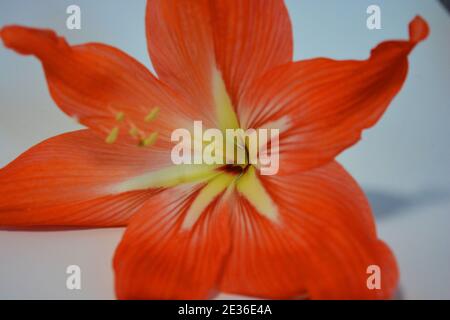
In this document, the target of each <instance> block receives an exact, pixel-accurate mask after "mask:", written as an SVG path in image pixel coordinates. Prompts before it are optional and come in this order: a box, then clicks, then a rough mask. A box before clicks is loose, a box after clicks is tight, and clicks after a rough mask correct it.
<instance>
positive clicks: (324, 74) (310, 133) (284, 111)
mask: <svg viewBox="0 0 450 320" xmlns="http://www.w3.org/2000/svg"><path fill="white" fill-rule="evenodd" d="M410 32H411V35H410V40H409V41H387V42H383V43H381V44H380V45H378V46H377V47H376V48H375V49H374V50H372V54H371V56H370V58H369V59H368V60H366V61H355V60H348V61H335V60H330V59H323V58H319V59H312V60H306V61H300V62H295V63H289V64H286V65H284V66H281V67H278V68H276V69H274V70H272V71H269V72H268V73H267V74H266V75H265V76H264V77H262V78H261V79H260V80H259V81H258V82H257V83H256V84H255V85H254V86H253V87H252V88H250V89H249V90H248V92H247V93H246V95H245V97H244V98H243V101H242V103H241V104H240V106H239V108H238V115H239V118H240V120H241V124H242V125H243V126H244V127H246V128H258V127H264V126H269V123H271V126H272V127H273V126H275V127H278V128H280V129H281V131H280V151H281V155H280V159H281V163H280V172H295V171H297V170H306V169H309V168H313V167H317V166H320V165H322V164H324V163H327V162H328V161H330V160H332V159H333V158H334V157H335V156H336V155H338V154H339V153H340V152H341V151H343V150H344V149H346V148H348V147H349V146H351V145H353V144H354V143H356V142H357V141H358V140H359V139H360V136H361V132H362V130H363V129H366V128H369V127H371V126H373V125H374V124H375V123H376V122H377V121H378V120H379V118H380V117H381V115H382V114H383V113H384V111H385V110H386V108H387V107H388V106H389V104H390V102H391V101H392V99H393V98H394V97H395V95H396V94H397V93H398V92H399V90H400V89H401V87H402V85H403V83H404V81H405V78H406V74H407V70H408V60H407V57H408V54H409V53H410V52H411V50H412V49H413V48H414V46H415V45H416V44H417V42H418V41H421V40H423V39H425V38H426V36H427V34H428V26H427V24H426V22H425V21H424V20H423V19H422V18H420V17H417V18H416V19H414V20H413V21H412V22H411V24H410ZM274 124H275V125H274Z"/></svg>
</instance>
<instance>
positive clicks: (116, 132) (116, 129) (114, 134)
mask: <svg viewBox="0 0 450 320" xmlns="http://www.w3.org/2000/svg"><path fill="white" fill-rule="evenodd" d="M118 136H119V127H114V128H112V130H111V131H110V132H109V134H108V136H107V137H106V139H105V141H106V143H108V144H112V143H114V142H116V140H117V137H118Z"/></svg>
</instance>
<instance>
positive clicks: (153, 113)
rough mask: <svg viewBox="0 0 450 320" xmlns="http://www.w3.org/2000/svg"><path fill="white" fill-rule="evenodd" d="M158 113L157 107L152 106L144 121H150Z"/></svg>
mask: <svg viewBox="0 0 450 320" xmlns="http://www.w3.org/2000/svg"><path fill="white" fill-rule="evenodd" d="M158 113H159V108H158V107H155V108H153V109H152V110H151V111H150V112H149V113H148V114H147V116H145V122H151V121H153V120H155V118H156V117H157V116H158Z"/></svg>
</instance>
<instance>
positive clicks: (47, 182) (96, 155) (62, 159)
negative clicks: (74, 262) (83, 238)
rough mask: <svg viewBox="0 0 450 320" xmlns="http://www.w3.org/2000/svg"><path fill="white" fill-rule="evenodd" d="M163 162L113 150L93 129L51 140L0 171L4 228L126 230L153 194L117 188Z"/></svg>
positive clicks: (141, 151) (133, 150) (146, 153)
mask: <svg viewBox="0 0 450 320" xmlns="http://www.w3.org/2000/svg"><path fill="white" fill-rule="evenodd" d="M165 157H166V158H167V155H166V156H165ZM162 162H163V160H162V157H161V155H160V154H158V153H155V152H152V151H150V150H148V149H146V148H139V147H137V146H131V145H129V146H123V145H108V144H106V143H105V142H104V141H103V140H102V139H99V138H98V137H97V136H96V135H94V134H93V133H92V132H91V131H88V130H82V131H76V132H72V133H67V134H63V135H60V136H57V137H54V138H51V139H48V140H47V141H44V142H42V143H41V144H38V145H37V146H35V147H33V148H31V149H30V150H28V151H27V152H25V153H24V154H22V155H21V156H20V157H19V158H17V159H16V160H14V161H13V162H11V163H10V164H9V165H8V166H6V167H5V168H3V169H1V171H0V226H3V227H4V226H15V227H18V226H49V225H51V226H101V227H107V226H120V225H125V224H126V223H127V222H128V220H129V218H130V217H131V216H132V215H133V214H134V213H135V212H136V211H137V210H138V209H139V208H140V207H141V206H142V205H143V204H144V202H145V201H146V200H147V199H148V198H149V197H150V196H151V195H152V194H153V191H152V190H139V191H133V192H128V193H124V194H115V193H114V192H113V191H112V190H113V188H112V187H114V186H115V185H116V184H117V183H120V182H122V181H124V180H126V179H128V178H129V177H130V176H132V175H138V174H141V173H143V172H147V171H149V170H151V169H152V168H154V167H155V166H160V165H161V163H162Z"/></svg>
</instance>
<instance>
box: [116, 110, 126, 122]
mask: <svg viewBox="0 0 450 320" xmlns="http://www.w3.org/2000/svg"><path fill="white" fill-rule="evenodd" d="M123 120H125V113H123V112H118V113H117V114H116V121H118V122H123Z"/></svg>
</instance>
